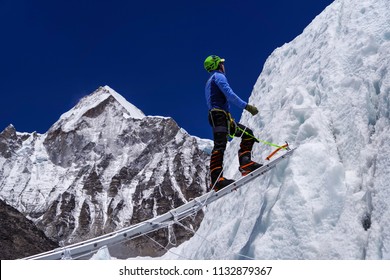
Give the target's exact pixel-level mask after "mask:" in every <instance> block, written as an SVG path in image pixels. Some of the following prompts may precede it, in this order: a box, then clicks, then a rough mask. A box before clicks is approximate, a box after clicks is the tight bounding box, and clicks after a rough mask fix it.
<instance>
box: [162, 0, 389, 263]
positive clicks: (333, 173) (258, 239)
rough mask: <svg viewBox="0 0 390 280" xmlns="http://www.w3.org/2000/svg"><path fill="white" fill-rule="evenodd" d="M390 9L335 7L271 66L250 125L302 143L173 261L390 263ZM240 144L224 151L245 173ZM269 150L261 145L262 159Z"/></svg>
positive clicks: (208, 217) (213, 209)
mask: <svg viewBox="0 0 390 280" xmlns="http://www.w3.org/2000/svg"><path fill="white" fill-rule="evenodd" d="M389 26H390V2H389V1H388V0H361V1H356V0H336V1H334V2H333V3H332V4H331V5H330V6H328V7H327V8H326V9H325V10H324V11H323V12H322V13H321V14H320V15H319V16H317V17H316V18H315V19H314V20H313V22H312V23H311V24H310V25H309V26H308V27H307V28H306V29H305V30H304V32H303V33H302V34H301V35H300V36H298V37H297V38H295V39H294V40H293V41H292V42H290V43H288V44H285V45H283V46H282V47H280V48H278V49H276V50H275V51H274V52H273V53H272V55H271V56H270V57H269V58H268V60H267V61H266V63H265V65H264V68H263V71H262V73H261V75H260V77H259V78H258V80H257V82H256V84H255V86H254V89H253V92H252V95H251V98H250V101H249V102H250V103H253V104H255V105H256V106H258V108H259V110H260V113H259V114H258V115H256V116H255V117H252V116H250V115H249V114H248V113H247V112H244V113H243V115H242V118H241V122H242V123H244V124H246V125H248V126H249V127H251V128H253V129H254V131H255V133H256V134H257V136H258V137H259V138H261V139H264V140H267V141H272V142H276V143H279V144H282V143H284V141H288V142H289V143H290V145H291V146H299V148H298V150H297V151H296V152H295V153H294V155H293V157H292V158H291V159H289V160H288V161H286V162H284V163H282V164H280V165H279V166H278V167H277V168H276V169H274V170H273V171H271V172H270V173H268V174H267V175H266V176H263V177H262V178H260V179H257V180H256V181H255V182H253V183H250V184H248V186H246V187H244V188H243V189H242V190H239V191H237V192H235V193H233V194H231V195H229V196H227V197H225V198H223V199H221V200H220V201H217V202H216V203H214V204H212V205H211V206H209V207H208V208H207V209H205V218H204V220H203V222H202V224H201V227H200V229H199V230H198V231H197V233H196V234H195V236H194V237H193V238H192V239H190V240H189V241H187V242H185V243H184V244H182V245H181V246H179V247H178V248H175V249H172V250H171V252H168V253H167V254H166V255H165V256H164V258H167V259H176V258H185V259H252V258H253V259H390V188H389V183H388V182H390V149H389V146H390V131H389V130H390V121H389V116H390V97H389V93H390V77H389V68H390V28H389ZM238 149H239V140H238V139H235V140H233V141H232V143H231V145H230V146H229V148H228V151H227V153H226V155H225V162H228V163H229V166H227V167H226V169H225V176H226V177H231V178H238V177H239V176H240V175H239V173H238V170H237V169H238V159H237V151H238ZM271 150H272V149H271V148H270V147H268V146H264V145H262V144H259V145H256V146H255V148H254V157H255V159H256V160H258V161H262V158H265V156H266V155H267V154H269V153H270V151H271Z"/></svg>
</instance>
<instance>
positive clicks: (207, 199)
mask: <svg viewBox="0 0 390 280" xmlns="http://www.w3.org/2000/svg"><path fill="white" fill-rule="evenodd" d="M296 149H297V148H293V149H288V150H287V151H286V152H285V153H284V154H283V155H281V156H280V157H278V158H276V159H274V160H273V161H271V162H269V163H268V164H265V165H263V166H262V167H260V168H258V169H256V170H255V171H253V172H251V173H249V174H248V175H246V176H244V177H242V178H240V179H239V180H237V181H235V182H234V183H232V184H230V185H228V186H226V187H225V188H223V189H222V190H219V191H218V192H215V191H213V190H212V191H210V192H208V193H205V194H204V195H202V196H200V197H197V198H195V199H193V200H191V201H189V202H188V203H186V204H183V205H181V206H179V207H177V208H175V209H172V210H170V211H169V212H167V213H165V214H163V215H160V216H157V217H154V218H152V219H149V220H147V221H144V222H141V223H138V224H136V225H132V226H129V227H126V228H123V229H120V230H117V231H115V232H112V233H108V234H105V235H102V236H99V237H95V238H92V239H89V240H86V241H82V242H79V243H76V244H72V245H68V246H66V247H62V248H58V249H54V250H51V251H48V252H44V253H40V254H37V255H33V256H30V257H27V258H24V259H25V260H60V259H64V258H67V259H69V258H73V259H75V258H78V257H81V256H85V255H88V254H89V253H92V252H96V251H97V250H99V248H102V247H103V246H107V247H109V246H112V245H115V244H118V243H121V242H124V241H127V240H131V239H134V238H136V237H138V236H142V235H144V234H147V233H150V232H153V231H156V230H159V229H161V228H164V227H167V225H169V224H171V223H172V222H175V221H180V220H182V219H184V218H187V217H189V216H192V215H194V214H196V213H197V212H198V211H199V210H200V209H202V208H203V207H204V206H206V205H208V204H210V203H212V202H214V201H216V200H218V199H220V198H222V197H223V196H225V195H227V194H229V193H231V192H233V191H235V190H237V189H238V188H241V187H242V186H244V185H245V184H247V183H248V182H250V181H252V180H253V179H255V178H257V177H259V176H261V175H263V174H264V173H265V172H267V171H269V170H271V169H272V168H274V167H275V166H276V164H278V163H279V162H280V161H282V160H284V159H286V158H287V157H289V156H291V155H292V153H293V152H294V151H295V150H296Z"/></svg>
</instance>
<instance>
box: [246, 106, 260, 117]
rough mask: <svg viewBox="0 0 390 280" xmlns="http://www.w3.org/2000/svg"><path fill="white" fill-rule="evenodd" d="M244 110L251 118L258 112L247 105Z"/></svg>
mask: <svg viewBox="0 0 390 280" xmlns="http://www.w3.org/2000/svg"><path fill="white" fill-rule="evenodd" d="M245 110H247V111H248V112H249V113H251V114H252V116H254V115H256V114H257V113H258V112H259V110H257V108H256V107H255V106H253V105H249V104H247V105H246V107H245Z"/></svg>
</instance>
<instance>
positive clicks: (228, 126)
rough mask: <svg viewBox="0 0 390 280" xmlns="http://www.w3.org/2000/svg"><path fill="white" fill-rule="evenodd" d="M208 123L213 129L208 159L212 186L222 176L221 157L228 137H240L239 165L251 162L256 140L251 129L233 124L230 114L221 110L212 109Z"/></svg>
mask: <svg viewBox="0 0 390 280" xmlns="http://www.w3.org/2000/svg"><path fill="white" fill-rule="evenodd" d="M209 123H210V125H211V127H212V128H213V138H214V148H213V151H212V154H211V159H210V175H211V184H212V185H213V184H214V183H215V181H216V180H217V179H218V177H222V176H223V174H222V169H223V155H224V152H225V149H226V145H227V142H228V137H229V135H230V136H231V137H241V144H240V150H239V159H240V165H241V164H244V162H247V161H250V160H251V151H252V147H253V144H254V143H255V142H257V140H256V139H255V138H254V137H253V131H252V130H251V129H249V128H248V127H246V126H244V125H242V124H240V123H235V122H234V121H233V120H232V119H231V117H230V114H229V113H227V112H225V111H223V110H216V109H214V110H211V111H209Z"/></svg>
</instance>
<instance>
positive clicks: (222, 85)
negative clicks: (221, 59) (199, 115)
mask: <svg viewBox="0 0 390 280" xmlns="http://www.w3.org/2000/svg"><path fill="white" fill-rule="evenodd" d="M205 96H206V101H207V106H208V108H209V110H211V109H214V108H217V109H222V110H224V111H226V112H230V104H229V103H232V104H234V105H235V106H237V107H238V108H240V109H244V108H245V107H246V105H247V104H248V103H247V102H245V101H243V100H242V99H241V98H240V97H238V96H237V95H236V94H235V93H234V91H233V90H232V89H231V87H230V86H229V83H228V81H227V79H226V77H225V75H224V74H223V73H222V72H220V71H212V72H211V76H210V78H209V79H208V81H207V83H206V88H205Z"/></svg>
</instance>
